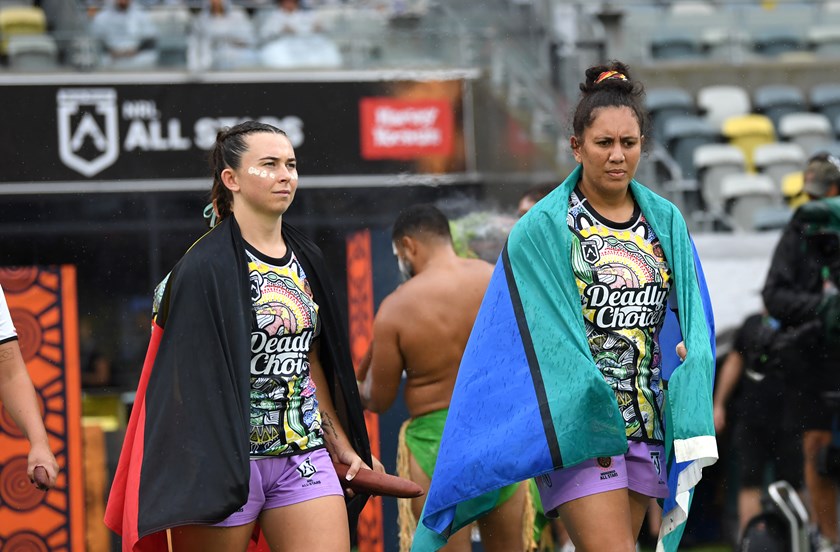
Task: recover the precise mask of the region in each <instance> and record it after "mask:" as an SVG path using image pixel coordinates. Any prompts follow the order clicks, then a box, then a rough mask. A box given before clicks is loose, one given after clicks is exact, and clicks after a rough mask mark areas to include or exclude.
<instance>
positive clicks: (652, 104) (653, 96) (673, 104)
mask: <svg viewBox="0 0 840 552" xmlns="http://www.w3.org/2000/svg"><path fill="white" fill-rule="evenodd" d="M645 107H647V110H648V113H649V114H650V119H651V126H652V127H653V128H652V130H653V139H654V140H660V141H661V140H662V139H663V135H664V130H665V121H667V120H668V119H669V118H670V117H673V116H679V115H694V114H695V109H694V100H693V98H692V97H691V94H689V93H688V91H687V90H684V89H682V88H676V87H664V88H651V89H650V90H648V91H647V94H646V96H645Z"/></svg>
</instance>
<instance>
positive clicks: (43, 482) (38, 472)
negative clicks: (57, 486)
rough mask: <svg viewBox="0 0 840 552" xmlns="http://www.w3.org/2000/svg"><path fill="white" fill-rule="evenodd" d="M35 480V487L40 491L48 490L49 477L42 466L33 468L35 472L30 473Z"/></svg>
mask: <svg viewBox="0 0 840 552" xmlns="http://www.w3.org/2000/svg"><path fill="white" fill-rule="evenodd" d="M32 476H33V477H34V478H35V487H37V488H38V489H39V490H41V491H46V490H48V489H49V488H50V476H49V475H47V470H46V468H44V466H35V471H34V472H33V473H32Z"/></svg>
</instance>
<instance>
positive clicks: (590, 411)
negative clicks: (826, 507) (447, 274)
mask: <svg viewBox="0 0 840 552" xmlns="http://www.w3.org/2000/svg"><path fill="white" fill-rule="evenodd" d="M581 170H582V169H581V168H580V167H578V168H576V169H575V170H574V171H573V172H572V173H571V174H570V175H569V177H568V178H567V179H566V180H565V181H564V182H563V184H561V185H560V186H559V187H558V188H557V189H555V190H554V191H553V192H552V193H551V194H549V195H548V196H547V197H545V198H544V199H543V200H541V201H540V202H539V203H537V204H536V205H535V206H534V207H533V208H532V209H531V210H530V211H529V212H528V213H527V214H526V215H525V216H524V217H523V218H522V219H521V220H520V221H519V222H518V223H517V224H516V225H515V226H514V228H513V230H512V231H511V234H510V236H509V237H508V240H507V243H506V245H505V248H504V250H503V251H502V253H501V255H500V257H499V260H498V262H497V263H496V268H495V271H494V273H493V277H492V279H491V281H490V285H489V287H488V290H487V292H486V294H485V296H484V300H483V303H482V305H481V309H480V310H479V313H478V317H477V319H476V323H475V325H474V327H473V330H472V334H471V335H470V339H469V342H468V343H467V347H466V350H465V352H464V356H463V359H462V361H461V366H460V369H459V373H458V378H457V382H456V384H455V390H454V394H453V396H452V402H451V405H450V410H449V416H448V418H447V421H446V427H445V428H444V432H443V439H442V442H441V448H440V454H439V456H438V460H437V465H436V467H435V471H434V475H433V477H432V485H431V489H430V491H429V495H428V497H427V500H426V505H425V508H424V512H423V516H422V519H421V522H420V524H419V525H418V528H417V533H416V534H415V538H414V544H413V546H412V550H414V551H420V552H425V551H430V550H437V549H438V548H440V547H441V546H443V545H444V544H445V543H446V539H448V537H449V535H451V534H452V533H454V532H455V531H457V530H458V529H460V528H461V527H464V526H466V525H467V524H469V523H470V522H472V521H473V520H475V519H477V518H479V517H481V516H482V515H484V514H485V513H487V512H488V511H489V510H490V509H491V508H492V507H493V506H494V505H495V500H494V493H495V492H498V489H500V488H502V487H504V486H506V485H510V484H512V483H516V482H518V481H524V480H526V479H529V478H532V477H535V476H538V475H540V474H543V473H547V472H550V471H553V470H556V469H558V468H562V467H567V466H573V465H575V464H578V463H580V462H583V461H584V460H587V459H589V458H594V457H599V456H614V455H618V454H623V453H625V452H626V451H627V437H626V434H625V427H624V421H623V419H622V417H621V415H620V413H619V410H618V405H617V403H616V399H615V395H614V393H613V390H612V389H611V388H610V387H609V385H608V384H607V383H606V382H605V381H604V378H603V376H602V375H601V372H600V371H599V370H598V368H597V366H596V365H595V362H594V361H593V359H592V355H591V353H590V349H589V344H588V342H587V339H586V331H585V328H584V319H583V313H582V309H581V299H580V293H579V291H578V288H577V285H576V283H575V277H574V274H573V271H572V266H571V247H572V233H571V231H570V230H569V228H568V226H567V219H566V214H567V211H568V205H569V196H570V194H571V192H572V190H573V189H574V187H575V184H577V182H578V180H579V179H580V175H581ZM630 190H631V192H632V194H633V197H634V199H635V200H636V202H637V203H638V205H639V207H640V208H641V210H642V213H643V214H644V215H645V217H646V218H647V220H648V221H649V223H650V224H651V226H652V227H653V230H654V232H656V235H657V236H658V237H659V240H660V243H661V245H662V249H663V252H664V254H665V257H666V259H667V260H668V262H669V264H670V267H671V269H672V272H673V275H674V286H673V288H672V293H676V299H677V306H678V313H677V315H676V316H675V315H674V314H673V313H671V315H670V316H667V317H666V321H665V325H666V327H665V328H663V332H662V338H661V346H662V350H663V351H664V352H665V353H667V352H668V351H673V350H674V347H675V346H676V343H677V342H678V341H679V340H680V339H683V340H684V341H685V345H686V348H687V350H688V355H687V356H686V358H685V360H684V361H683V362H679V361H678V360H675V359H676V355H675V354H671V355H670V357H671V360H670V364H666V365H663V377H664V379H666V381H667V387H666V389H667V390H666V400H665V424H666V453H667V457H668V472H669V482H668V483H669V488H670V491H671V492H670V495H669V497H668V498H667V499H666V500H665V501H664V504H663V509H664V515H663V523H662V532H661V534H660V540H659V547H658V549H659V550H664V551H671V550H676V549H677V547H678V545H679V540H680V538H681V536H682V532H683V529H684V522H685V520H686V519H687V516H688V510H689V507H690V504H691V497H692V493H693V489H694V486H695V485H696V484H697V482H698V481H699V480H700V478H701V471H702V468H703V467H705V466H708V465H711V464H713V463H714V462H715V461H716V460H717V445H716V442H715V436H714V424H713V419H712V385H713V381H714V352H713V348H714V329H713V322H712V316H711V306H710V305H711V302H710V301H709V298H708V293H707V292H706V290H705V283H704V280H703V277H702V271H701V270H700V268H699V263H698V261H697V258H696V251H695V250H694V247H693V244H692V242H691V239H690V238H689V234H688V230H687V228H686V225H685V221H684V219H683V217H682V215H681V214H680V212H679V210H678V209H677V208H676V207H675V206H674V205H673V204H672V203H670V202H668V201H667V200H665V199H663V198H661V197H659V196H657V195H656V194H654V193H653V192H651V191H650V190H648V189H647V188H645V187H644V186H642V185H641V184H639V183H638V182H636V181H635V180H634V181H632V182H631V183H630ZM665 356H666V355H665V354H663V358H664V357H665Z"/></svg>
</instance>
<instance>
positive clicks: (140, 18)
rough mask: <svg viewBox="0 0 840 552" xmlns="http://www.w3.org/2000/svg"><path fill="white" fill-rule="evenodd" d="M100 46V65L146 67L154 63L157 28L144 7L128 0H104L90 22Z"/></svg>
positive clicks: (155, 58) (132, 67)
mask: <svg viewBox="0 0 840 552" xmlns="http://www.w3.org/2000/svg"><path fill="white" fill-rule="evenodd" d="M90 33H91V35H93V37H94V38H96V39H98V40H99V41H100V43H101V44H102V47H103V48H104V50H105V51H104V56H103V59H102V65H103V66H106V67H109V68H112V69H149V68H152V67H154V66H155V65H156V64H157V59H158V52H157V50H156V49H155V44H156V41H157V35H158V29H157V27H156V26H155V24H154V22H153V21H152V18H151V17H149V14H148V13H147V12H146V10H145V9H144V8H142V7H140V6H136V5H134V4H132V2H131V0H107V1H106V4H105V7H104V8H103V9H102V10H101V11H98V12H96V14H95V15H94V16H93V20H92V21H91V23H90Z"/></svg>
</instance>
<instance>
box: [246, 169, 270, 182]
mask: <svg viewBox="0 0 840 552" xmlns="http://www.w3.org/2000/svg"><path fill="white" fill-rule="evenodd" d="M248 174H254V175H256V176H259V177H260V178H270V179H272V180H274V179H275V178H277V175H276V174H274V173H273V172H268V171H267V170H265V169H263V170H259V169H257V168H255V167H248Z"/></svg>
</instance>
